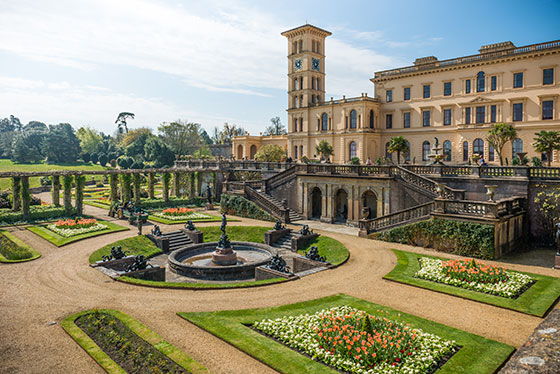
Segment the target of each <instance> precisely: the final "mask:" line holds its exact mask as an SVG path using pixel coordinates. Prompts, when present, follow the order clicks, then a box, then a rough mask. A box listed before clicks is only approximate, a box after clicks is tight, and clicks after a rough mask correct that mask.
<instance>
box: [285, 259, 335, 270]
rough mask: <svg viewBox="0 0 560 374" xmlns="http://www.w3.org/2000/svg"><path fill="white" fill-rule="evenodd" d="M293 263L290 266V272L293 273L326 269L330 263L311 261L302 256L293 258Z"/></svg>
mask: <svg viewBox="0 0 560 374" xmlns="http://www.w3.org/2000/svg"><path fill="white" fill-rule="evenodd" d="M293 261H294V263H293V265H292V271H293V272H294V273H300V272H302V271H306V270H311V269H316V268H321V267H324V268H328V267H329V265H330V263H328V262H319V261H313V260H310V259H308V258H305V257H302V256H298V257H294V259H293Z"/></svg>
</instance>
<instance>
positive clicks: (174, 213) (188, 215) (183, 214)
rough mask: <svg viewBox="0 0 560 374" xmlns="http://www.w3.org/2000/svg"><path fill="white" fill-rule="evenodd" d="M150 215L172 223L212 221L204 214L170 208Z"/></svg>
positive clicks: (187, 209) (186, 209)
mask: <svg viewBox="0 0 560 374" xmlns="http://www.w3.org/2000/svg"><path fill="white" fill-rule="evenodd" d="M150 215H153V216H156V217H160V218H165V219H168V220H171V221H180V220H185V219H210V218H212V216H210V215H208V214H204V213H199V212H195V211H194V210H193V209H189V208H168V209H164V210H163V211H161V212H154V213H150Z"/></svg>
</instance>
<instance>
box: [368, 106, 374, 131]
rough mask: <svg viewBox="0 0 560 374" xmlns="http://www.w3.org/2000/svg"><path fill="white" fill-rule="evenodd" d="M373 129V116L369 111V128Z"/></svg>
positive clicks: (371, 111)
mask: <svg viewBox="0 0 560 374" xmlns="http://www.w3.org/2000/svg"><path fill="white" fill-rule="evenodd" d="M374 127H375V114H374V113H373V110H370V111H369V128H370V129H373V128H374Z"/></svg>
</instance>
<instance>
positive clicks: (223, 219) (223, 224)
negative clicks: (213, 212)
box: [220, 213, 227, 235]
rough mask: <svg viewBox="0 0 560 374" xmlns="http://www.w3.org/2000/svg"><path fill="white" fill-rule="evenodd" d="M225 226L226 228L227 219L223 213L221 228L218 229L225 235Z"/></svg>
mask: <svg viewBox="0 0 560 374" xmlns="http://www.w3.org/2000/svg"><path fill="white" fill-rule="evenodd" d="M226 226H227V218H226V214H225V213H223V214H222V226H221V227H220V230H222V234H224V235H225V234H226Z"/></svg>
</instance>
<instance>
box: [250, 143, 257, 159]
mask: <svg viewBox="0 0 560 374" xmlns="http://www.w3.org/2000/svg"><path fill="white" fill-rule="evenodd" d="M256 154H257V146H256V145H254V144H252V145H251V148H249V159H250V160H254V159H255V155H256Z"/></svg>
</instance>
